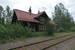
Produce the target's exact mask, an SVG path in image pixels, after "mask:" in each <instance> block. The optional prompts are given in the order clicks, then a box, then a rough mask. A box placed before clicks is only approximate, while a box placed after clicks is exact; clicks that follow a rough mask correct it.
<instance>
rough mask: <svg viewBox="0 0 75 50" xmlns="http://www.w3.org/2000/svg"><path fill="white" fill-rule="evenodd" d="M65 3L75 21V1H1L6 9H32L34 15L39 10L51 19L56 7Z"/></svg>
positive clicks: (0, 3)
mask: <svg viewBox="0 0 75 50" xmlns="http://www.w3.org/2000/svg"><path fill="white" fill-rule="evenodd" d="M60 2H61V3H63V4H64V5H65V7H66V8H67V9H68V10H69V12H70V13H71V15H72V16H73V18H74V19H75V17H74V16H75V0H0V5H2V6H3V7H4V8H5V7H6V6H7V5H9V6H10V7H11V9H20V10H24V11H28V9H29V7H30V6H31V7H32V13H37V12H38V10H40V11H44V10H45V11H46V13H47V14H48V16H49V17H52V12H53V11H54V6H55V5H56V4H58V3H60Z"/></svg>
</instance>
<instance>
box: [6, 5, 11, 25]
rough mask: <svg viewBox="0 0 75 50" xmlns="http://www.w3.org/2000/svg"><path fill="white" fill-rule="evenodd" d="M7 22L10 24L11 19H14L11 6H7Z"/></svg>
mask: <svg viewBox="0 0 75 50" xmlns="http://www.w3.org/2000/svg"><path fill="white" fill-rule="evenodd" d="M5 19H6V24H10V23H11V19H12V11H11V10H10V7H9V6H7V7H6V17H5Z"/></svg>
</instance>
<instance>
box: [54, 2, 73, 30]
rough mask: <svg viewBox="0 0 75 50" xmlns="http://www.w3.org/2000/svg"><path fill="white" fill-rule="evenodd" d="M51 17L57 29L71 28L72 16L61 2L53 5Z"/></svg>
mask: <svg viewBox="0 0 75 50" xmlns="http://www.w3.org/2000/svg"><path fill="white" fill-rule="evenodd" d="M53 17H54V19H53V20H54V21H55V22H56V24H57V29H58V30H60V29H61V30H62V31H64V30H69V29H70V28H71V26H72V23H73V18H72V16H71V15H70V13H69V12H68V10H67V9H66V8H65V7H64V5H63V4H62V3H59V4H57V5H56V6H55V10H54V14H53Z"/></svg>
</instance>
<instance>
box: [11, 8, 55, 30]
mask: <svg viewBox="0 0 75 50" xmlns="http://www.w3.org/2000/svg"><path fill="white" fill-rule="evenodd" d="M47 19H49V17H48V15H47V14H46V12H45V11H43V12H38V14H33V13H32V12H31V8H30V9H29V12H25V11H22V10H18V9H14V13H13V18H12V23H20V24H22V25H23V26H24V27H27V26H28V25H30V28H32V29H35V30H36V31H44V30H46V26H45V21H46V20H47ZM49 22H50V24H52V25H56V24H55V23H54V22H53V21H49Z"/></svg>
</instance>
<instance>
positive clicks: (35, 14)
mask: <svg viewBox="0 0 75 50" xmlns="http://www.w3.org/2000/svg"><path fill="white" fill-rule="evenodd" d="M13 10H18V11H21V12H24V13H30V12H26V11H23V10H19V9H13ZM31 14H33V15H38V14H34V13H31Z"/></svg>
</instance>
